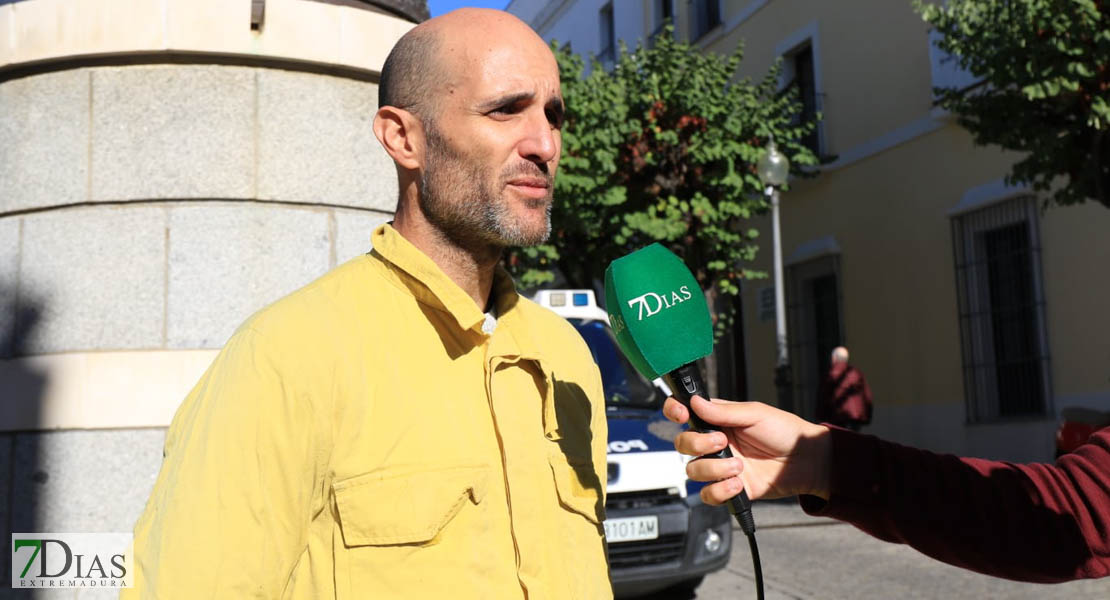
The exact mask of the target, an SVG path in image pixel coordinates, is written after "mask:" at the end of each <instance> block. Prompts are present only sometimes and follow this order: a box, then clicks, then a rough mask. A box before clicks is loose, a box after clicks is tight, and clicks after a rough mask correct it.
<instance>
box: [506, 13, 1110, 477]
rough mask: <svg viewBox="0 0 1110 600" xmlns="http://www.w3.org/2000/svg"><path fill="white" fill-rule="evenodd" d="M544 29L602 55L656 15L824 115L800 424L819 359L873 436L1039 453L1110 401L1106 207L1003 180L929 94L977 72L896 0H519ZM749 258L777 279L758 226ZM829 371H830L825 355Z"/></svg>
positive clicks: (804, 305) (814, 184)
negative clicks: (838, 351) (870, 406)
mask: <svg viewBox="0 0 1110 600" xmlns="http://www.w3.org/2000/svg"><path fill="white" fill-rule="evenodd" d="M508 10H509V11H510V12H514V13H516V14H518V15H519V16H521V17H522V18H524V19H525V20H526V21H528V22H529V23H531V24H532V25H533V27H534V28H535V29H536V30H537V31H538V32H539V33H540V34H541V35H542V36H543V37H544V38H545V39H558V40H559V41H560V42H561V43H562V42H567V41H569V42H570V43H571V47H572V48H573V49H574V50H575V51H576V52H581V53H583V54H586V53H594V54H597V55H603V56H604V53H605V51H606V49H607V47H608V46H609V45H611V40H624V41H626V42H627V43H628V44H629V46H634V45H635V43H636V41H637V40H640V39H645V38H646V37H648V36H650V35H651V34H652V33H654V32H655V31H656V30H657V29H658V28H659V26H660V23H661V20H662V18H664V17H667V16H669V17H671V18H673V20H674V22H675V25H676V31H677V35H679V36H680V37H683V38H685V39H689V40H692V43H693V44H694V46H695V47H696V48H697V49H699V50H700V51H704V52H715V53H719V54H727V53H729V52H731V51H732V50H733V49H734V48H735V47H736V46H737V45H738V44H740V43H743V44H744V48H745V59H744V62H743V65H742V67H741V71H742V74H743V75H752V76H755V77H758V76H760V75H762V74H763V73H765V72H766V69H767V68H768V67H769V66H770V65H771V64H772V62H773V61H775V60H776V59H779V58H781V59H782V60H783V65H784V69H783V85H787V84H790V83H797V85H798V86H799V89H801V90H802V95H803V97H805V98H806V103H805V104H806V109H807V110H810V111H813V112H820V113H821V115H822V120H821V122H820V125H819V127H818V132H817V134H816V136H815V139H813V140H812V141H811V143H812V144H814V146H815V147H816V149H817V150H818V152H819V154H820V155H822V156H823V157H824V158H825V160H826V164H825V165H824V166H823V167H822V168H821V172H820V175H819V176H817V177H815V178H813V179H796V180H794V181H792V183H791V186H790V189H789V190H786V191H784V192H783V194H782V231H783V253H784V258H785V261H786V277H785V279H786V294H787V313H788V325H789V327H788V336H789V341H790V351H791V363H792V366H793V374H794V375H793V377H794V383H795V387H794V393H793V406H792V407H791V408H792V409H793V410H795V411H796V412H798V413H800V414H802V415H803V416H807V417H811V418H812V417H813V411H814V403H815V401H816V399H815V395H816V386H817V381H818V378H819V376H820V373H821V372H822V368H823V364H822V363H826V361H827V354H828V351H829V350H831V349H832V347H834V346H835V345H837V344H841V343H842V344H845V345H847V346H848V347H849V348H850V349H851V352H852V363H853V364H855V365H856V366H858V367H859V368H860V369H861V370H863V372H864V373H865V375H866V376H867V378H868V380H869V382H870V384H871V387H872V390H873V392H874V395H875V416H874V421H873V423H872V425H871V426H869V427H868V428H866V431H870V432H873V433H877V434H879V435H882V436H884V437H888V438H891V439H894V440H897V441H902V442H904V443H909V444H914V445H918V446H922V447H927V448H931V449H934V450H938V451H944V452H955V453H959V454H964V455H973V456H984V457H992V458H1001V459H1009V460H1017V461H1032V460H1050V459H1051V458H1052V452H1053V432H1054V429H1055V427H1056V425H1057V419H1058V415H1059V412H1060V410H1061V409H1062V408H1064V407H1069V406H1085V407H1095V408H1101V409H1103V410H1110V314H1108V313H1107V311H1106V310H1105V308H1104V305H1105V299H1106V298H1108V297H1110V276H1108V275H1107V274H1106V273H1107V266H1106V265H1107V264H1110V235H1107V232H1108V231H1110V211H1107V210H1106V209H1105V208H1102V207H1101V206H1099V205H1097V204H1095V203H1091V204H1088V205H1083V206H1076V207H1068V208H1056V207H1051V208H1047V209H1045V210H1042V206H1043V199H1042V198H1040V197H1038V196H1037V195H1035V194H1033V193H1031V192H1029V191H1028V190H1023V189H1015V188H1011V187H1008V186H1006V185H1005V184H1004V183H1003V176H1004V175H1005V173H1006V172H1007V169H1008V167H1009V165H1010V164H1011V163H1012V162H1013V160H1014V159H1015V157H1014V156H1013V155H1008V154H1006V153H1004V152H1002V151H1001V150H999V149H998V148H989V147H987V148H984V147H976V146H974V144H973V143H972V140H971V137H970V135H969V134H968V133H967V132H966V131H965V130H963V129H962V128H961V127H960V126H959V125H958V124H957V123H956V122H955V119H954V118H953V117H952V116H951V115H949V114H945V113H944V112H943V111H941V110H939V109H937V108H936V107H935V106H934V105H933V94H932V88H933V87H934V86H942V85H968V84H970V83H973V81H972V80H971V78H970V77H969V76H968V74H966V73H961V72H959V71H958V70H957V69H956V68H955V67H954V66H953V64H952V63H951V62H949V61H947V60H946V58H947V57H945V56H943V55H942V54H941V53H939V52H938V51H937V50H936V49H935V48H934V47H933V45H932V43H931V38H930V35H931V34H930V32H929V30H928V28H927V26H926V24H925V23H924V22H923V21H922V20H921V18H920V17H919V16H918V15H917V14H915V13H914V11H913V10H912V7H911V5H910V3H909V2H908V1H903V0H898V1H896V2H890V1H887V0H860V1H858V2H852V3H848V4H845V3H835V2H834V3H830V2H820V1H818V0H612V1H611V2H603V1H599V0H550V1H544V0H514V1H513V2H511V3H510V5H509V7H508ZM758 227H759V229H760V230H761V232H762V233H763V236H762V238H761V239H762V240H764V242H763V244H762V245H761V252H760V254H759V257H758V259H757V262H756V264H755V267H756V268H758V269H761V270H763V271H765V272H768V273H770V272H771V264H770V261H771V236H770V228H769V218H764V219H762V220H760V221H759V223H758ZM772 285H773V284H772V282H771V281H770V280H758V281H751V282H749V284H748V285H746V286H744V288H743V294H742V306H743V320H742V324H743V334H742V337H741V338H740V344H742V348H743V352H741V353H737V354H739V355H741V356H745V357H746V360H742V361H740V362H739V364H738V365H737V370H738V379H739V380H740V382H741V384H742V385H741V389H740V390H738V391H737V395H738V396H745V397H747V398H749V399H753V400H762V401H765V402H774V401H775V400H774V399H775V397H776V396H775V388H774V382H773V371H774V360H775V357H774V348H775V345H774V302H773V287H772ZM826 364H827V363H826Z"/></svg>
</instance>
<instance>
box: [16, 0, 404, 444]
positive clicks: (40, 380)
mask: <svg viewBox="0 0 1110 600" xmlns="http://www.w3.org/2000/svg"><path fill="white" fill-rule="evenodd" d="M249 8H250V3H249V2H227V1H226V0H188V1H183V0H157V1H149V0H87V1H86V0H82V1H81V2H69V1H63V0H34V1H32V2H16V3H14V4H4V5H3V6H0V432H5V431H28V430H32V431H33V430H50V429H82V428H88V429H99V428H126V427H151V426H153V427H159V426H165V425H166V424H168V423H169V420H170V418H171V417H172V416H173V413H174V410H175V409H176V407H177V405H178V404H179V403H180V401H181V400H182V399H183V398H184V396H185V394H186V393H188V391H189V389H190V388H191V387H192V385H193V383H195V381H196V380H197V379H198V378H199V376H200V374H201V373H202V372H203V370H204V369H205V368H206V367H207V364H208V362H209V361H210V360H211V358H212V356H214V353H215V350H216V349H218V348H220V347H221V346H222V345H223V343H224V341H225V340H226V339H227V338H228V336H229V335H231V333H232V332H233V331H234V329H235V327H237V326H238V324H239V323H241V322H242V321H243V320H244V319H245V318H247V317H248V316H249V315H250V314H252V313H253V312H255V311H256V310H258V309H260V308H261V307H263V306H265V305H267V304H269V303H270V302H273V301H274V300H276V299H278V298H280V297H281V296H282V295H284V294H287V293H289V292H290V291H292V290H294V289H296V288H298V287H300V286H302V285H304V284H306V283H308V282H309V281H311V280H312V279H315V278H316V277H318V276H320V275H322V274H323V273H324V272H326V271H327V270H328V269H329V268H331V267H333V266H335V265H336V264H338V263H341V262H343V261H346V260H348V259H350V258H352V257H354V256H356V255H358V254H360V253H363V252H366V251H368V250H369V249H370V234H371V232H372V231H373V229H374V227H376V226H377V225H378V224H380V223H382V222H384V221H386V220H388V219H389V218H390V216H391V215H392V211H393V209H394V204H395V202H396V195H397V189H396V176H395V172H394V168H393V165H392V163H391V161H390V160H389V158H388V156H387V155H386V154H385V153H384V151H382V149H381V148H380V146H379V145H378V143H377V140H376V139H375V138H374V135H373V132H372V130H371V122H372V119H373V115H374V113H375V111H376V110H377V85H376V84H375V83H373V80H374V77H375V76H376V73H377V71H378V70H380V68H381V63H382V62H383V61H384V59H385V56H386V54H387V52H388V50H389V49H390V48H391V47H392V45H393V44H394V43H395V41H396V40H397V39H398V38H399V37H400V36H401V35H402V34H403V33H404V32H405V31H407V30H408V29H409V28H411V27H412V24H411V23H408V22H406V21H404V20H401V19H398V18H396V17H392V16H389V15H384V14H381V13H379V12H374V11H369V10H360V9H357V8H354V7H352V6H342V5H338V4H329V3H321V2H307V1H304V0H270V1H268V2H267V3H266V20H265V23H264V26H263V28H262V30H261V31H260V32H256V31H252V30H251V29H250V18H249V17H250V13H249ZM167 52H170V53H177V54H179V55H181V54H182V53H189V54H190V55H191V56H192V59H191V61H190V64H175V63H169V62H166V61H165V60H164V59H163V54H165V53H167ZM117 54H118V55H127V56H128V57H130V58H129V60H130V61H132V62H135V63H138V64H127V65H119V66H93V65H92V64H87V63H86V62H85V61H86V60H92V59H97V58H100V57H105V56H109V57H111V56H112V55H117ZM209 56H211V57H213V60H212V63H215V64H205V60H206V58H205V57H209ZM255 58H259V59H264V60H261V61H259V62H258V64H257V65H256V66H234V65H230V64H220V63H221V61H225V62H226V61H227V60H234V61H238V62H245V63H248V64H249V63H251V61H252V60H253V59H255ZM59 59H65V60H66V62H64V63H60V62H55V61H57V60H59ZM144 62H149V63H151V64H143V63H144ZM305 64H313V65H316V66H317V67H328V68H325V69H319V68H314V69H311V72H298V69H299V68H300V67H302V66H304V65H305ZM28 66H38V67H40V68H38V69H32V70H27V69H25V68H24V67H28ZM279 66H286V67H288V68H277V67H279ZM331 67H334V68H335V69H334V70H332V69H330V68H331ZM324 73H332V74H324Z"/></svg>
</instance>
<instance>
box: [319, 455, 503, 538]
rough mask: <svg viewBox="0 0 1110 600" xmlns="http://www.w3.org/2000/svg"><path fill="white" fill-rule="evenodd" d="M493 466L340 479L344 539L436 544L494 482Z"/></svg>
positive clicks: (339, 505)
mask: <svg viewBox="0 0 1110 600" xmlns="http://www.w3.org/2000/svg"><path fill="white" fill-rule="evenodd" d="M489 478H490V473H489V468H488V467H452V468H449V469H438V470H431V471H419V472H412V473H402V474H391V473H388V472H384V473H367V474H365V475H359V476H356V477H352V478H349V479H345V480H343V481H339V482H337V483H335V485H334V486H333V490H334V492H335V503H336V507H337V509H338V512H339V521H340V529H341V530H342V533H343V542H344V544H345V545H346V546H348V547H353V546H383V545H394V544H434V543H435V542H436V541H437V540H438V538H439V535H440V533H441V532H442V531H443V530H444V528H445V527H447V525H448V523H450V522H451V520H452V519H454V518H455V517H456V515H458V514H459V512H460V511H461V510H463V509H464V507H465V506H466V505H467V504H472V505H478V504H479V503H481V502H482V500H483V499H484V498H485V495H486V492H487V490H488V488H489Z"/></svg>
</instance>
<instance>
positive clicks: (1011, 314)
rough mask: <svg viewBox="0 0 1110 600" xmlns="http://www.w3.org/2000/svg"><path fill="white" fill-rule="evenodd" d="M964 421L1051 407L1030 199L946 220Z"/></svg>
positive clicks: (1045, 410) (1037, 234)
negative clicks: (949, 222) (953, 268)
mask: <svg viewBox="0 0 1110 600" xmlns="http://www.w3.org/2000/svg"><path fill="white" fill-rule="evenodd" d="M952 242H953V255H954V257H955V263H956V289H957V301H958V307H959V319H960V347H961V352H962V355H963V379H964V394H965V397H966V401H967V420H968V422H970V423H978V422H985V421H996V420H1002V419H1009V418H1021V417H1036V416H1043V415H1045V414H1048V413H1049V411H1050V409H1051V389H1052V388H1051V382H1050V380H1049V356H1048V335H1047V331H1046V327H1045V318H1044V288H1043V285H1042V277H1041V239H1040V231H1039V224H1038V219H1037V208H1036V200H1035V199H1034V198H1032V197H1022V198H1016V199H1014V200H1009V201H1006V202H1004V203H1001V204H997V205H994V206H991V207H988V208H984V209H980V210H977V211H974V212H971V213H967V214H963V215H959V216H956V217H954V218H953V219H952Z"/></svg>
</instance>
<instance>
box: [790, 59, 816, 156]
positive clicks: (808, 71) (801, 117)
mask: <svg viewBox="0 0 1110 600" xmlns="http://www.w3.org/2000/svg"><path fill="white" fill-rule="evenodd" d="M786 62H787V63H788V65H789V73H790V76H791V80H790V82H789V83H788V84H787V86H788V87H789V86H794V87H796V88H797V90H798V101H799V102H801V105H802V108H801V111H800V112H799V113H798V115H797V116H796V117H795V123H808V122H811V121H814V120H816V119H817V77H816V74H815V71H814V65H813V44H812V43H806V44H804V45H802V46H800V47H798V48H797V49H796V50H794V51H793V52H791V53H790V54H789V55H788V56H787V57H786ZM801 142H802V145H804V146H805V147H807V148H809V149H810V150H812V151H813V153H814V154H816V155H818V156H820V155H821V148H820V145H821V144H820V140H819V138H818V136H817V128H816V127H814V128H813V131H811V132H809V133H808V134H807V135H806V136H805V137H804V138H802V139H801Z"/></svg>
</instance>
